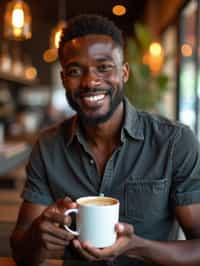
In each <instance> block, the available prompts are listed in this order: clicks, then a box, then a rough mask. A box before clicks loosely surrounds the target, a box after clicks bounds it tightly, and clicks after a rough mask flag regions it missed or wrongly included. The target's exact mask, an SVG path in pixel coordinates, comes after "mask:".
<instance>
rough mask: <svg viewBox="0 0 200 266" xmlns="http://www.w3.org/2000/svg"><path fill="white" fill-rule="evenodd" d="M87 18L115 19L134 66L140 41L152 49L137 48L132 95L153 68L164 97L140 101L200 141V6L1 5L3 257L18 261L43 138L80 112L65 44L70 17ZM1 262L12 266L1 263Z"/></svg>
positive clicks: (74, 1)
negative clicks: (60, 53) (20, 217)
mask: <svg viewBox="0 0 200 266" xmlns="http://www.w3.org/2000/svg"><path fill="white" fill-rule="evenodd" d="M82 13H95V14H100V15H104V16H107V17H109V18H110V19H112V20H114V21H115V23H116V24H117V25H118V26H119V27H120V28H121V29H122V31H123V35H124V37H125V41H126V43H127V47H129V49H128V48H127V51H128V52H127V54H126V57H127V61H129V55H130V54H134V52H133V50H134V49H133V48H134V47H136V46H134V44H138V42H141V43H142V42H143V46H144V47H143V48H144V49H140V48H141V45H140V48H138V47H137V49H139V50H136V51H137V55H138V56H137V58H136V57H134V55H133V56H132V59H131V58H130V61H131V60H132V61H133V62H132V61H131V62H130V64H131V63H133V65H134V66H135V67H136V66H137V67H138V68H137V70H138V72H136V73H135V79H136V81H137V82H136V81H135V82H134V81H132V82H133V83H132V85H131V88H132V89H131V91H130V90H129V89H128V88H127V91H128V95H130V94H132V92H133V88H134V86H136V87H137V86H140V85H141V84H140V83H141V79H142V78H141V71H142V69H143V70H144V69H147V66H148V70H149V72H148V73H147V72H145V73H147V74H148V75H149V76H150V78H151V79H152V81H153V82H154V83H153V84H155V81H156V82H157V81H159V82H157V83H156V86H155V87H156V90H157V91H158V95H157V96H158V97H157V98H156V100H155V101H154V104H153V105H152V103H151V104H150V103H147V102H136V103H134V100H137V95H135V94H136V93H137V90H136V92H135V94H134V92H133V99H132V100H133V104H135V105H136V106H137V107H139V108H141V109H143V108H144V109H147V110H149V111H156V112H158V113H160V114H161V115H165V116H167V117H168V118H170V119H173V120H180V121H181V122H183V123H185V124H187V125H189V126H190V127H191V128H192V130H193V131H194V132H195V134H196V135H197V136H198V138H199V139H200V123H199V121H200V120H199V116H200V42H199V40H200V26H199V25H200V1H198V0H187V1H184V0H159V1H157V0H137V1H136V0H134V1H132V0H126V1H122V0H101V1H97V0H84V1H80V0H57V1H48V0H41V1H34V0H24V1H22V0H1V1H0V257H10V256H11V253H10V248H9V234H10V231H11V230H12V227H13V225H14V223H15V221H16V217H17V211H18V207H19V204H20V201H21V199H20V193H21V191H22V188H23V184H24V181H25V178H26V174H25V166H26V163H27V160H28V157H29V154H30V151H31V147H32V145H33V144H34V142H35V141H36V138H37V135H38V134H39V132H40V130H42V129H43V128H45V127H47V126H49V125H51V124H52V123H54V122H58V121H60V120H62V119H64V118H66V117H69V116H71V115H72V114H73V110H72V109H71V108H70V106H69V105H68V103H67V101H66V99H65V92H64V89H63V87H62V84H61V81H60V65H59V62H58V60H57V47H58V43H59V38H60V32H61V28H62V27H64V26H65V25H67V20H68V19H69V18H71V17H73V16H75V15H78V14H82ZM136 37H137V38H136ZM128 44H130V45H128ZM138 57H139V58H138ZM134 60H135V61H134ZM144 67H145V68H144ZM142 73H143V75H144V72H143V71H142ZM137 75H138V76H137ZM144 79H145V76H144ZM144 79H143V80H144ZM133 84H134V85H133ZM142 86H145V83H142ZM142 93H143V97H142V98H143V99H145V92H142ZM130 97H131V96H130ZM146 98H149V97H148V96H146ZM150 98H151V97H150ZM140 104H141V105H140ZM142 104H143V105H142ZM0 265H4V264H1V259H0Z"/></svg>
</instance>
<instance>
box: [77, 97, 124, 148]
mask: <svg viewBox="0 0 200 266" xmlns="http://www.w3.org/2000/svg"><path fill="white" fill-rule="evenodd" d="M123 114H124V103H123V101H122V102H121V103H120V104H119V106H118V107H117V109H116V110H115V112H114V113H113V115H112V116H111V118H110V119H109V120H108V121H106V122H104V123H99V124H97V125H90V124H87V125H85V124H82V127H83V130H84V134H85V136H86V139H87V141H88V142H89V143H90V144H91V145H94V146H98V145H99V144H100V145H102V144H104V145H105V144H112V143H113V142H114V143H119V142H120V133H121V127H122V122H123Z"/></svg>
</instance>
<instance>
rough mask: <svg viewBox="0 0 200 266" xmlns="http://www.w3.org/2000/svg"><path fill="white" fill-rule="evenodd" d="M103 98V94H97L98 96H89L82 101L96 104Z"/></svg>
mask: <svg viewBox="0 0 200 266" xmlns="http://www.w3.org/2000/svg"><path fill="white" fill-rule="evenodd" d="M104 98H105V94H99V95H91V96H84V97H83V99H84V101H88V102H98V101H102V100H103V99H104Z"/></svg>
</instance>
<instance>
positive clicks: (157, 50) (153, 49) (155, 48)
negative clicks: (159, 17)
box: [149, 42, 162, 56]
mask: <svg viewBox="0 0 200 266" xmlns="http://www.w3.org/2000/svg"><path fill="white" fill-rule="evenodd" d="M149 51H150V54H151V55H152V56H161V54H162V46H161V45H160V43H158V42H153V43H152V44H151V45H150V47H149Z"/></svg>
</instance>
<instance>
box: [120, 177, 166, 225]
mask: <svg viewBox="0 0 200 266" xmlns="http://www.w3.org/2000/svg"><path fill="white" fill-rule="evenodd" d="M132 179H134V180H133V181H128V182H127V184H126V187H125V215H126V217H127V218H128V219H130V220H132V219H133V220H135V221H138V222H139V221H140V222H142V221H143V220H144V219H146V220H147V221H148V220H149V222H150V220H151V219H155V218H156V217H157V218H158V217H159V219H160V218H161V217H162V216H166V210H167V208H168V196H169V192H168V191H169V189H168V181H167V179H161V180H147V181H146V180H142V181H141V180H136V179H135V178H132Z"/></svg>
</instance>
